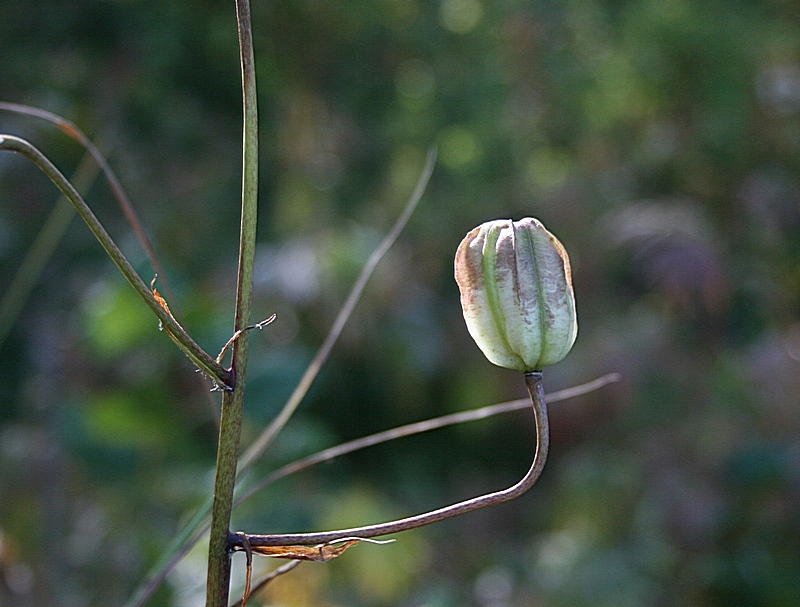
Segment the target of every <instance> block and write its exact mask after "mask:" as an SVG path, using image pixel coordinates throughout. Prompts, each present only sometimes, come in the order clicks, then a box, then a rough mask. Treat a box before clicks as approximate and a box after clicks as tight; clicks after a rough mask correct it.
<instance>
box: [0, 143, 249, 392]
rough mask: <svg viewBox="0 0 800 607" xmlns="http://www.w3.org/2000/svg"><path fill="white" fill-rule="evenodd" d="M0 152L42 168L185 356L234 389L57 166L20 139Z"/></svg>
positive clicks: (227, 373) (230, 379)
mask: <svg viewBox="0 0 800 607" xmlns="http://www.w3.org/2000/svg"><path fill="white" fill-rule="evenodd" d="M0 150H7V151H10V152H16V153H17V154H20V155H22V156H25V157H26V158H28V159H29V160H30V161H31V162H33V163H34V164H35V165H36V166H37V167H39V169H41V171H42V172H43V173H44V174H45V175H46V176H47V177H48V179H50V181H51V182H53V184H54V185H55V186H56V187H57V188H58V189H59V190H61V193H62V194H64V196H66V197H67V199H68V200H69V201H70V202H71V203H72V204H73V206H74V207H75V208H76V209H77V211H78V214H79V215H80V216H81V218H82V219H83V220H84V222H86V225H87V226H89V229H90V230H91V231H92V233H93V234H94V235H95V237H96V238H97V240H98V241H99V242H100V244H101V245H102V246H103V248H104V249H105V250H106V253H108V256H109V257H111V260H112V261H113V262H114V263H115V264H116V266H117V267H118V268H119V270H120V271H121V272H122V274H123V276H125V278H126V279H127V280H128V282H129V283H130V285H131V286H132V287H133V288H134V290H135V291H136V292H137V293H138V294H139V296H140V297H141V298H142V299H143V300H144V302H145V303H146V304H147V305H148V306H150V309H151V310H153V312H154V313H155V315H156V316H157V317H158V319H159V320H160V321H161V324H162V326H163V327H164V328H165V329H166V330H167V332H168V333H169V335H170V337H172V338H173V341H175V343H176V344H177V345H178V347H179V348H180V349H181V350H182V351H183V353H184V354H186V356H188V357H189V359H190V360H191V361H192V362H193V363H194V364H195V365H197V367H198V368H199V369H200V370H201V371H203V372H204V373H206V374H207V375H208V376H209V377H210V378H211V379H212V380H214V381H215V382H216V383H217V384H218V385H219V386H220V387H222V388H224V389H226V390H229V389H232V388H233V383H234V380H233V376H232V374H231V372H230V371H228V370H227V369H224V368H223V367H222V365H220V364H219V363H217V361H216V360H214V359H213V358H212V357H211V356H210V355H209V354H208V353H207V352H206V351H205V350H203V349H202V348H201V347H200V346H199V345H198V344H197V343H196V342H195V341H194V340H193V339H192V338H191V337H190V336H189V334H188V333H187V332H186V331H185V330H184V328H183V327H181V326H180V324H178V322H177V321H176V320H175V319H174V318H173V317H172V315H171V314H170V313H169V312H168V311H167V310H166V308H164V307H162V305H161V304H160V303H159V302H158V301H156V299H155V297H154V296H153V293H152V291H151V290H150V288H149V287H148V286H147V285H146V284H145V283H144V282H143V281H142V279H141V278H139V275H138V274H137V273H136V270H134V269H133V266H131V264H130V262H129V261H128V259H127V258H126V257H125V255H123V254H122V251H120V250H119V247H118V246H117V245H116V243H115V242H114V240H113V239H112V238H111V236H110V235H109V234H108V232H106V229H105V228H104V227H103V225H102V224H101V223H100V221H99V220H98V219H97V217H96V216H95V214H94V213H92V210H91V209H90V208H89V206H88V205H87V204H86V202H84V200H83V198H82V197H81V195H80V194H79V193H78V191H77V190H76V189H75V187H74V186H73V185H72V184H71V183H70V182H69V180H68V179H67V178H66V177H64V175H63V174H62V173H61V172H60V171H59V170H58V169H57V168H56V166H55V165H54V164H53V163H52V162H50V160H49V159H48V158H47V157H46V156H45V155H44V154H42V153H41V152H40V151H39V150H38V149H37V148H36V147H34V146H33V145H32V144H31V143H29V142H28V141H25V140H24V139H21V138H19V137H14V136H13V135H0Z"/></svg>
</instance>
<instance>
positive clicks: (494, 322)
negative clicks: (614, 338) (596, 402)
mask: <svg viewBox="0 0 800 607" xmlns="http://www.w3.org/2000/svg"><path fill="white" fill-rule="evenodd" d="M455 276H456V282H457V283H458V288H459V289H460V291H461V308H462V310H463V312H464V320H465V321H466V323H467V329H468V330H469V333H470V335H472V338H473V339H474V340H475V342H476V343H477V344H478V347H479V348H480V349H481V350H482V351H483V353H484V355H486V358H488V359H489V361H490V362H492V363H494V364H496V365H499V366H501V367H506V368H509V369H517V370H519V371H525V372H527V371H534V370H535V371H539V370H541V368H542V367H544V366H546V365H552V364H554V363H557V362H558V361H560V360H561V359H563V358H564V357H565V356H566V355H567V354H568V353H569V351H570V349H571V348H572V344H573V343H574V342H575V337H576V336H577V333H578V322H577V317H576V314H575V295H574V293H573V290H572V273H571V270H570V265H569V257H568V256H567V252H566V250H565V249H564V247H563V245H562V244H561V243H560V242H559V241H558V240H557V239H556V237H555V236H553V235H552V234H551V233H550V232H548V231H547V230H546V229H545V227H544V226H543V225H542V224H541V222H539V221H538V220H537V219H533V218H531V217H526V218H525V219H521V220H520V221H511V220H510V219H498V220H496V221H489V222H487V223H484V224H482V225H480V226H478V227H477V228H475V229H474V230H472V231H471V232H470V233H469V234H467V235H466V237H465V238H464V240H462V241H461V244H460V245H459V247H458V250H457V251H456V261H455Z"/></svg>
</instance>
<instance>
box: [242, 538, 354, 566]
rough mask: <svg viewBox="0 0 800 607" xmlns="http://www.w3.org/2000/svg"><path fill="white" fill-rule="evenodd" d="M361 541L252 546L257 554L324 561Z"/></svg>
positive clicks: (279, 557) (333, 557)
mask: <svg viewBox="0 0 800 607" xmlns="http://www.w3.org/2000/svg"><path fill="white" fill-rule="evenodd" d="M359 542H361V540H360V539H351V540H347V541H346V542H343V543H341V544H337V545H332V544H321V545H319V546H252V547H251V550H252V551H253V552H254V553H256V554H261V555H263V556H271V557H274V558H278V559H299V560H303V561H317V562H320V563H324V562H326V561H330V560H331V559H335V558H336V557H337V556H339V555H340V554H342V553H343V552H344V551H345V550H347V549H348V548H350V546H353V545H354V544H358V543H359Z"/></svg>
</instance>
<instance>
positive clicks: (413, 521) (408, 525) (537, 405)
mask: <svg viewBox="0 0 800 607" xmlns="http://www.w3.org/2000/svg"><path fill="white" fill-rule="evenodd" d="M525 384H526V385H527V388H528V393H529V395H530V399H531V404H532V406H533V415H534V420H535V425H536V452H535V454H534V457H533V463H532V464H531V467H530V469H529V470H528V472H527V474H525V476H524V477H523V478H522V479H521V480H520V481H519V482H517V483H516V484H515V485H512V486H511V487H509V488H507V489H503V490H501V491H495V492H494V493H487V494H485V495H480V496H478V497H474V498H472V499H468V500H464V501H462V502H457V503H455V504H451V505H449V506H445V507H444V508H439V509H437V510H432V511H430V512H425V513H423V514H418V515H416V516H411V517H408V518H404V519H399V520H395V521H389V522H386V523H379V524H377V525H367V526H364V527H354V528H351V529H339V530H336V531H322V532H316V533H295V534H277V535H253V534H247V540H248V542H249V543H250V545H251V546H253V547H256V546H285V545H294V544H299V545H312V544H320V543H325V542H330V541H333V540H337V539H340V538H343V537H351V536H355V537H362V538H369V537H376V536H380V535H388V534H391V533H399V532H401V531H408V530H409V529H416V528H417V527H422V526H424V525H430V524H432V523H437V522H439V521H443V520H445V519H449V518H453V517H455V516H460V515H462V514H466V513H468V512H473V511H475V510H478V509H480V508H486V507H487V506H494V505H496V504H501V503H503V502H507V501H509V500H512V499H514V498H516V497H519V496H520V495H522V494H523V493H525V492H526V491H527V490H528V489H530V488H531V487H532V486H533V485H534V483H536V481H537V479H538V478H539V475H540V474H541V473H542V469H543V468H544V464H545V462H546V461H547V451H548V447H549V444H550V432H549V426H548V421H547V404H546V402H545V395H544V388H543V387H542V374H541V372H540V371H532V372H530V373H526V374H525ZM229 542H230V546H231V548H237V547H241V545H242V544H241V536H240V535H239V536H237V535H235V534H230V535H229Z"/></svg>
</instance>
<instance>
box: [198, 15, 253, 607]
mask: <svg viewBox="0 0 800 607" xmlns="http://www.w3.org/2000/svg"><path fill="white" fill-rule="evenodd" d="M236 17H237V23H238V30H239V49H240V59H241V65H242V96H243V105H244V127H243V135H242V137H243V142H242V148H243V150H242V155H243V158H242V164H243V172H242V221H241V231H240V240H239V274H238V284H237V291H236V313H235V320H234V332H236V331H239V330H241V329H243V328H244V327H245V326H247V324H248V322H249V319H250V299H251V294H252V285H253V261H254V253H255V241H256V219H257V212H258V206H257V205H258V109H257V105H256V101H257V100H256V81H255V64H254V58H253V37H252V26H251V20H250V3H249V0H236ZM247 343H248V340H247V332H246V331H245V332H244V333H243V334H242V335H241V336H240V337H239V339H237V340H236V341H235V342H234V345H233V352H232V358H231V370H232V372H233V374H234V378H235V382H236V384H235V387H234V390H233V392H226V393H224V394H223V396H222V412H221V416H220V432H219V447H218V451H217V468H216V478H215V481H214V502H213V505H212V507H211V531H210V538H209V546H208V577H207V585H206V607H226V606H227V604H228V592H229V588H230V573H231V563H230V554H229V552H228V532H229V528H230V522H231V511H232V504H233V488H234V484H235V482H236V463H237V459H238V456H239V441H240V437H241V429H242V410H243V404H244V385H245V370H246V367H247Z"/></svg>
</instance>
